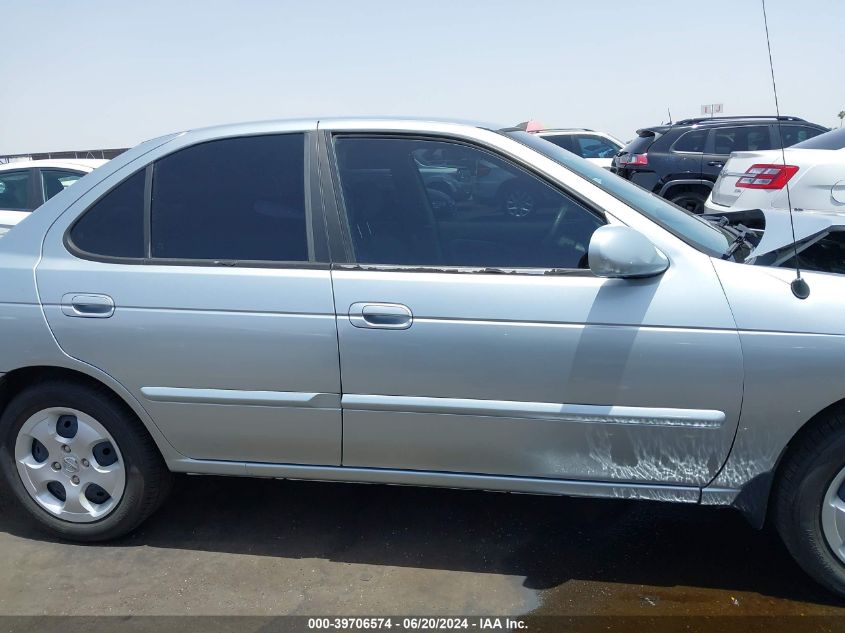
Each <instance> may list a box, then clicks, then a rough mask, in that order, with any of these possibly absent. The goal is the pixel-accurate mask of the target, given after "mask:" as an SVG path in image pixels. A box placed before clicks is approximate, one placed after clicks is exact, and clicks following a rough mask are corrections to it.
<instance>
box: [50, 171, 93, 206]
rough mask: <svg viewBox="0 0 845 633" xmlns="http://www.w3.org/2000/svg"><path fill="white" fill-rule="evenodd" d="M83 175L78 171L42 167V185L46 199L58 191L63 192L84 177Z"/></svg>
mask: <svg viewBox="0 0 845 633" xmlns="http://www.w3.org/2000/svg"><path fill="white" fill-rule="evenodd" d="M82 176H83V174H81V173H79V172H77V171H67V170H64V169H42V170H41V186H42V187H43V188H44V200H49V199H50V198H52V197H53V196H55V195H56V194H57V193H61V192H62V191H64V190H65V189H67V188H68V187H70V186H71V185H72V184H73V183H75V182H76V181H77V180H79V179H80V178H82Z"/></svg>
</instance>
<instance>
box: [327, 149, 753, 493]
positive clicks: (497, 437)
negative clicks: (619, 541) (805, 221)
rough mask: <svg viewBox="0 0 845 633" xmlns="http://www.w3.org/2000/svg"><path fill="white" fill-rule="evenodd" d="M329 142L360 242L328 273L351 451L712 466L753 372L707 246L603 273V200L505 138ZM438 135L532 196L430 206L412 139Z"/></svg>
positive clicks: (696, 472) (455, 458)
mask: <svg viewBox="0 0 845 633" xmlns="http://www.w3.org/2000/svg"><path fill="white" fill-rule="evenodd" d="M325 142H326V156H327V158H326V164H325V165H324V166H325V167H326V169H332V170H333V173H334V176H335V182H336V183H338V185H337V198H338V200H339V205H338V206H339V207H340V210H341V213H340V222H339V225H340V227H341V231H342V232H343V233H344V235H343V237H345V239H346V241H347V244H349V245H351V246H352V249H351V251H352V252H353V253H354V258H353V259H351V260H350V262H349V263H348V264H336V265H335V266H334V267H333V272H332V277H333V286H334V296H335V307H336V310H337V325H338V335H339V342H340V359H341V375H342V383H343V396H342V407H343V420H344V436H343V464H344V466H353V467H376V468H390V469H411V470H416V471H439V472H452V473H455V472H460V473H475V474H484V475H507V476H525V477H542V478H557V479H582V480H604V481H627V482H661V483H666V482H671V483H677V484H703V483H705V482H707V481H708V480H709V479H710V478H712V477H713V476H714V475H715V473H716V472H717V470H718V469H719V467H720V465H721V464H722V463H723V461H724V459H725V457H726V455H727V452H728V450H729V447H730V442H731V439H732V438H733V434H734V430H735V428H736V423H737V419H738V415H739V407H740V400H741V392H742V372H741V355H740V349H739V342H738V337H737V334H736V331H735V328H733V327H732V325H731V324H732V321H731V317H730V313H729V311H728V307H727V304H726V301H725V298H724V295H723V293H722V292H721V290H720V288H719V285H718V280H717V279H716V278H715V275H714V273H713V270H712V266H711V265H710V263H709V260H708V259H707V258H706V257H705V256H703V255H701V256H700V258H699V259H696V260H695V261H696V262H698V263H697V264H695V265H681V264H680V263H679V264H677V265H673V266H672V267H670V269H669V271H667V272H666V273H665V274H664V275H663V276H662V277H655V278H651V279H642V280H618V279H600V278H597V277H595V276H594V275H593V274H592V273H591V272H590V271H589V269H588V268H587V247H588V244H589V241H590V238H591V236H592V233H593V231H594V230H595V229H596V228H597V227H599V226H601V225H602V224H604V223H605V222H606V221H608V218H607V216H606V215H605V214H604V213H602V211H601V210H599V209H596V208H594V207H592V206H591V204H590V203H589V202H587V201H585V200H583V199H579V198H578V197H577V196H576V195H574V194H570V193H567V192H565V191H563V190H561V189H560V188H558V187H557V186H552V185H550V184H549V183H548V182H546V181H545V180H543V179H541V178H540V177H538V176H537V175H535V174H533V173H530V172H529V171H528V170H527V169H525V168H523V167H521V166H519V165H517V164H516V163H514V162H512V160H510V159H509V158H508V157H506V156H503V155H501V154H497V153H496V152H495V151H491V150H490V149H488V148H481V147H478V146H474V145H472V144H468V143H466V142H460V141H457V140H450V139H443V138H439V139H438V138H436V137H429V138H423V137H417V138H415V137H401V136H392V137H380V136H378V135H354V134H338V135H335V136H333V137H331V136H329V135H327V136H326V140H325ZM443 146H447V148H446V149H448V152H444V153H449V154H451V155H453V156H454V155H455V154H457V153H463V154H465V156H464V160H465V161H466V162H473V161H475V162H479V161H483V162H484V163H485V164H488V165H491V168H492V169H498V170H502V171H503V172H505V173H504V174H503V177H502V178H500V180H501V181H502V182H513V181H514V180H517V181H518V182H519V184H520V187H521V188H523V189H525V190H530V191H532V192H534V193H535V195H536V199H537V200H539V201H540V202H539V203H538V206H537V208H536V210H535V212H533V213H532V214H531V215H528V216H525V217H513V216H510V215H508V214H506V213H504V212H503V211H502V209H501V208H499V207H497V206H496V205H494V204H491V203H489V202H485V201H484V200H477V199H470V200H466V201H460V202H458V201H456V203H455V212H454V213H453V214H451V215H449V216H443V215H438V214H436V213H434V212H433V211H432V205H431V200H430V199H429V196H428V195H427V192H426V188H425V187H424V183H423V179H422V177H421V175H420V173H419V170H418V168H417V164H418V163H417V162H416V161H415V160H414V156H415V155H416V154H417V153H421V152H422V153H429V154H430V153H431V152H433V151H436V150H438V149H443ZM376 171H378V173H379V174H380V175H379V178H378V179H375V178H370V176H369V175H368V174H372V173H375V172H376ZM344 209H345V211H344ZM611 221H617V220H612V219H611ZM343 227H345V228H343ZM709 315H710V316H709ZM712 315H717V316H716V317H714V318H711V316H712Z"/></svg>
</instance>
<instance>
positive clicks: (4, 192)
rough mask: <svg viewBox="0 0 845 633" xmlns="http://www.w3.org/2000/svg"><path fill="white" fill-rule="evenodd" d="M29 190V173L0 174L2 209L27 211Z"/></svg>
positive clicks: (9, 172) (0, 204) (10, 172)
mask: <svg viewBox="0 0 845 633" xmlns="http://www.w3.org/2000/svg"><path fill="white" fill-rule="evenodd" d="M28 189H29V172H28V171H26V170H22V171H6V172H0V209H12V210H17V211H26V210H27V209H28V208H29V206H28V205H27V191H28Z"/></svg>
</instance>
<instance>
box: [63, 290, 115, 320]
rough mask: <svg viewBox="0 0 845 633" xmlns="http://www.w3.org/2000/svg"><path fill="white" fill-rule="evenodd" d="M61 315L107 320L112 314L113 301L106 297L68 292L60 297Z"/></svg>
mask: <svg viewBox="0 0 845 633" xmlns="http://www.w3.org/2000/svg"><path fill="white" fill-rule="evenodd" d="M62 313H64V314H65V315H67V316H69V317H81V318H86V319H108V318H109V317H110V316H111V315H113V314H114V301H113V300H112V298H111V297H109V296H108V295H97V294H83V293H81V292H69V293H67V294H66V295H64V296H63V297H62Z"/></svg>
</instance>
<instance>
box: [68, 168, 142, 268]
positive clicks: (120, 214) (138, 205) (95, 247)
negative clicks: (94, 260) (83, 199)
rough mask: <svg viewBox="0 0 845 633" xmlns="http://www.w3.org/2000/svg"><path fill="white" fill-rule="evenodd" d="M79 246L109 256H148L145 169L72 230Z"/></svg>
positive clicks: (94, 206) (116, 190) (92, 207)
mask: <svg viewBox="0 0 845 633" xmlns="http://www.w3.org/2000/svg"><path fill="white" fill-rule="evenodd" d="M70 239H71V242H73V245H74V246H76V247H77V248H79V249H81V250H83V251H85V252H87V253H91V254H92V255H100V256H106V257H143V256H144V170H143V169H142V170H141V171H138V172H135V173H134V174H133V175H131V176H129V178H127V179H126V180H124V181H123V182H121V183H120V184H119V185H118V186H117V187H115V188H114V189H112V190H111V191H109V192H108V193H107V194H106V195H105V196H103V197H102V198H100V199H99V200H98V201H97V202H95V203H94V204H93V205H92V206H91V207H90V208H89V209H88V210H87V211H86V212H85V213H84V215H83V216H82V217H81V218H79V220H77V222H76V224H74V225H73V228H72V229H71V231H70Z"/></svg>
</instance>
